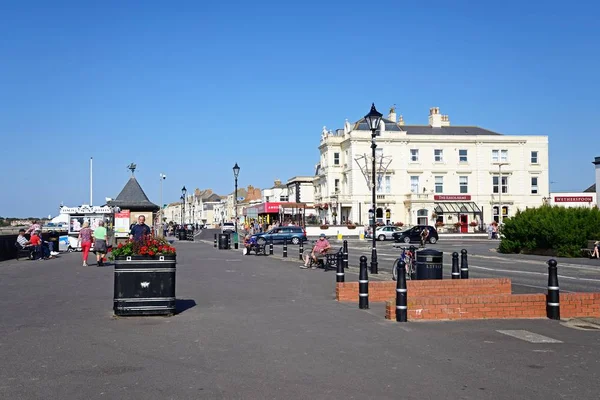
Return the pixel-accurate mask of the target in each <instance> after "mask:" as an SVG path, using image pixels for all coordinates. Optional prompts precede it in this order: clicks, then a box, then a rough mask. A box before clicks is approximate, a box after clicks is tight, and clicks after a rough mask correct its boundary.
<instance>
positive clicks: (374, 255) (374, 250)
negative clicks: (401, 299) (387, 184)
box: [371, 130, 379, 274]
mask: <svg viewBox="0 0 600 400" xmlns="http://www.w3.org/2000/svg"><path fill="white" fill-rule="evenodd" d="M376 148H377V144H376V143H375V131H374V130H373V131H371V150H372V154H371V155H372V157H373V160H372V168H373V170H372V171H371V173H372V177H371V179H372V182H371V184H372V185H373V188H372V190H371V200H372V202H373V221H372V224H373V237H372V243H373V245H372V249H371V273H372V274H378V273H379V271H378V265H377V238H376V235H375V229H376V227H377V224H376V222H375V221H376V216H377V198H376V195H375V193H376V190H377V184H376V181H377V176H376V173H375V165H376V162H375V149H376Z"/></svg>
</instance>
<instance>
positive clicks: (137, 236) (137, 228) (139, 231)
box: [129, 215, 150, 240]
mask: <svg viewBox="0 0 600 400" xmlns="http://www.w3.org/2000/svg"><path fill="white" fill-rule="evenodd" d="M149 234H150V227H149V226H148V225H146V217H145V216H143V215H140V216H139V217H138V222H137V224H135V225H133V226H132V227H131V231H130V232H129V239H133V240H142V239H143V238H144V236H147V235H149Z"/></svg>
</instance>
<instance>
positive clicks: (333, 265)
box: [309, 247, 344, 271]
mask: <svg viewBox="0 0 600 400" xmlns="http://www.w3.org/2000/svg"><path fill="white" fill-rule="evenodd" d="M343 252H344V249H343V247H340V249H339V250H333V249H329V250H328V251H327V253H325V257H323V258H320V259H319V260H318V261H317V265H316V267H317V268H323V271H329V270H330V269H337V259H338V255H339V256H340V257H341V256H342V254H343ZM314 265H315V260H313V259H312V257H311V258H310V262H309V267H312V266H314Z"/></svg>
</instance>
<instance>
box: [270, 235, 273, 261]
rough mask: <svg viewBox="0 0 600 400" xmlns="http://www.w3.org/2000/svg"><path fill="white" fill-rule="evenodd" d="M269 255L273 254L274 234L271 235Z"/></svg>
mask: <svg viewBox="0 0 600 400" xmlns="http://www.w3.org/2000/svg"><path fill="white" fill-rule="evenodd" d="M269 255H270V256H272V255H273V236H271V242H270V243H269Z"/></svg>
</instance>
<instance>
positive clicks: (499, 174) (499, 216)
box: [498, 164, 502, 234]
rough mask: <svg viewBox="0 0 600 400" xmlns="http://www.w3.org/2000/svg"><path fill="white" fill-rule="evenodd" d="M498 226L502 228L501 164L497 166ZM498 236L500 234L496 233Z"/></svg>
mask: <svg viewBox="0 0 600 400" xmlns="http://www.w3.org/2000/svg"><path fill="white" fill-rule="evenodd" d="M498 202H499V203H500V206H499V207H498V225H500V226H502V164H499V165H498ZM498 234H500V232H498Z"/></svg>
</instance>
